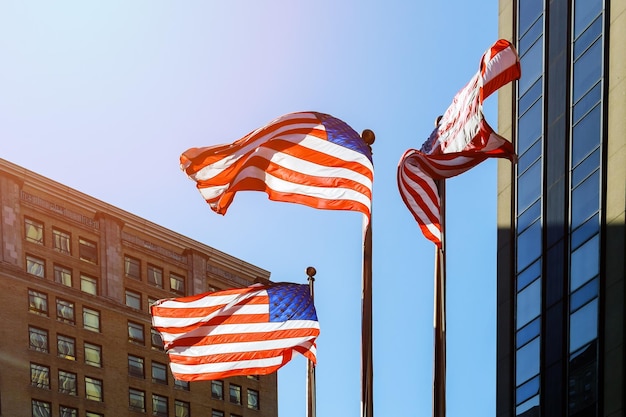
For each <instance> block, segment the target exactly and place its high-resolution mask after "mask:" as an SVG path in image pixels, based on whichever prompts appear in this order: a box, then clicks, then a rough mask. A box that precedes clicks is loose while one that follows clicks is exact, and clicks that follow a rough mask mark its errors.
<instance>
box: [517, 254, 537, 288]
mask: <svg viewBox="0 0 626 417" xmlns="http://www.w3.org/2000/svg"><path fill="white" fill-rule="evenodd" d="M540 276H541V259H539V260H538V261H537V262H535V263H534V264H532V265H531V266H529V267H528V268H526V269H525V270H524V271H523V272H521V273H519V274H518V275H517V291H520V290H521V289H522V288H524V287H526V286H527V285H528V284H530V283H531V282H532V281H534V280H535V278H539V277H540Z"/></svg>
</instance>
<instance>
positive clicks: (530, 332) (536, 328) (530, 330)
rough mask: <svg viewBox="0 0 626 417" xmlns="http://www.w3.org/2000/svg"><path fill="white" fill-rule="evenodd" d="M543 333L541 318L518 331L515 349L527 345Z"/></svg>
mask: <svg viewBox="0 0 626 417" xmlns="http://www.w3.org/2000/svg"><path fill="white" fill-rule="evenodd" d="M540 331H541V318H540V317H537V318H536V319H535V320H533V321H531V322H530V323H528V324H527V325H526V326H524V327H523V328H521V329H520V330H518V332H517V336H516V338H515V347H517V348H519V347H521V346H524V345H525V344H526V343H528V342H529V341H531V340H532V339H534V338H535V337H537V336H539V332H540Z"/></svg>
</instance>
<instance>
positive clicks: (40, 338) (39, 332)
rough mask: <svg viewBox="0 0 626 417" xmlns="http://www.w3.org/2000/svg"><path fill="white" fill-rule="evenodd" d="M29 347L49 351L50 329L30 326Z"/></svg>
mask: <svg viewBox="0 0 626 417" xmlns="http://www.w3.org/2000/svg"><path fill="white" fill-rule="evenodd" d="M28 339H29V347H30V348H31V349H33V350H36V351H39V352H46V353H48V331H47V330H44V329H38V328H37V327H31V326H29V327H28Z"/></svg>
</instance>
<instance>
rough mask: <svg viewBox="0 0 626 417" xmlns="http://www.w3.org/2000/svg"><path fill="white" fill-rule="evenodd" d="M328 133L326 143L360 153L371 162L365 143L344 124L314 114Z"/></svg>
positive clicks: (319, 114)
mask: <svg viewBox="0 0 626 417" xmlns="http://www.w3.org/2000/svg"><path fill="white" fill-rule="evenodd" d="M314 114H315V115H316V116H317V118H318V119H319V120H320V122H322V124H323V125H324V127H325V128H326V132H327V133H328V141H329V142H333V143H335V144H337V145H341V146H343V147H344V148H348V149H352V150H353V151H357V152H359V153H362V154H363V155H365V156H366V157H367V159H369V160H370V162H373V161H372V151H371V150H370V147H369V146H368V145H367V143H365V141H364V140H363V139H362V138H361V136H359V134H358V133H356V132H355V131H354V129H352V128H351V127H350V126H349V125H348V124H347V123H346V122H344V121H343V120H340V119H337V118H335V117H333V116H330V115H328V114H324V113H314Z"/></svg>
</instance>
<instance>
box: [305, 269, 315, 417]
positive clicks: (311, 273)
mask: <svg viewBox="0 0 626 417" xmlns="http://www.w3.org/2000/svg"><path fill="white" fill-rule="evenodd" d="M316 273H317V271H316V270H315V268H313V267H312V266H309V267H308V268H307V269H306V274H307V276H308V277H309V278H308V281H309V291H310V294H311V300H312V301H313V302H315V291H314V290H313V283H314V282H315V278H314V277H315V274H316ZM306 376H307V413H306V415H307V417H315V414H316V411H315V403H316V393H315V364H314V363H313V361H312V360H310V359H309V360H308V362H307V374H306Z"/></svg>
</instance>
